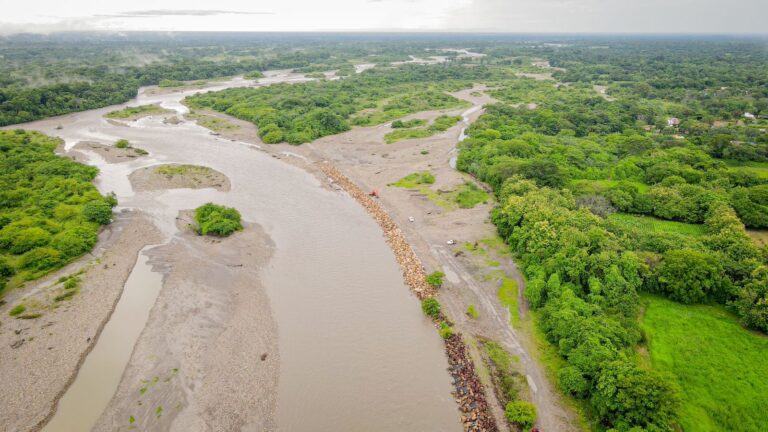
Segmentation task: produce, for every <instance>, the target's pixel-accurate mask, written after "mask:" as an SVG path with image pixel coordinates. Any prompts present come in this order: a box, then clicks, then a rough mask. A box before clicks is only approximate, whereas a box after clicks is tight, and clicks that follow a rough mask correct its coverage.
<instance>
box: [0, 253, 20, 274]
mask: <svg viewBox="0 0 768 432" xmlns="http://www.w3.org/2000/svg"><path fill="white" fill-rule="evenodd" d="M14 273H16V271H15V270H14V269H13V267H12V266H11V265H10V264H8V259H6V258H5V257H2V256H0V277H11V276H13V275H14Z"/></svg>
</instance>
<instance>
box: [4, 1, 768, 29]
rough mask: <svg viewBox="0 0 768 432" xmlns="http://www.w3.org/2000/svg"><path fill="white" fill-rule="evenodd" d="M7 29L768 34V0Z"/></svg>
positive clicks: (242, 12) (64, 12)
mask: <svg viewBox="0 0 768 432" xmlns="http://www.w3.org/2000/svg"><path fill="white" fill-rule="evenodd" d="M2 2H7V3H6V5H5V6H4V7H3V8H2V9H3V13H2V15H0V34H9V33H19V32H52V31H84V30H114V31H130V30H145V31H474V32H510V33H708V34H714V33H727V34H750V33H751V34H765V33H768V24H766V22H768V21H766V17H767V16H768V0H273V1H263V0H215V1H212V0H205V1H201V0H131V1H128V2H111V1H104V0H64V1H62V0H57V1H53V0H22V1H12V0H2Z"/></svg>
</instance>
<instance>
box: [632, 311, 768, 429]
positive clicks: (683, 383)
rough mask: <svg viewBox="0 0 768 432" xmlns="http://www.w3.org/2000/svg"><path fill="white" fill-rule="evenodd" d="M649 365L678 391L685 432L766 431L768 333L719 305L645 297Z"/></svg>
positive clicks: (682, 424) (767, 411) (681, 420)
mask: <svg viewBox="0 0 768 432" xmlns="http://www.w3.org/2000/svg"><path fill="white" fill-rule="evenodd" d="M643 302H644V303H645V304H646V309H645V316H644V318H643V321H642V323H641V326H642V329H643V331H644V332H645V334H646V336H647V338H648V352H649V355H650V362H651V364H652V366H653V367H654V368H655V369H656V370H659V371H662V372H667V373H670V374H671V375H673V376H674V377H675V378H676V380H677V382H678V384H679V385H680V387H681V390H682V394H681V396H682V400H683V403H682V407H681V409H680V416H681V419H680V424H681V426H682V428H683V430H684V431H686V432H700V431H701V432H706V431H755V432H757V431H765V430H768V409H767V408H768V361H766V359H767V358H768V337H766V336H764V335H759V334H757V333H753V332H750V331H747V330H745V329H744V328H742V327H741V326H740V325H739V323H738V321H737V320H736V318H735V317H734V316H733V315H731V314H730V313H728V312H727V311H726V310H725V309H724V308H722V307H719V306H703V305H699V306H687V305H682V304H679V303H675V302H672V301H670V300H666V299H663V298H660V297H655V296H643Z"/></svg>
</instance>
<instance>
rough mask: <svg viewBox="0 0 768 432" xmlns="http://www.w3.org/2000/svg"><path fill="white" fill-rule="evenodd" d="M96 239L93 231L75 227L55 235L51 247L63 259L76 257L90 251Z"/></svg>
mask: <svg viewBox="0 0 768 432" xmlns="http://www.w3.org/2000/svg"><path fill="white" fill-rule="evenodd" d="M97 239H98V238H97V236H96V234H95V233H94V232H93V231H90V230H88V229H86V228H82V227H76V228H73V229H72V230H71V231H63V232H60V233H58V234H56V235H55V236H54V237H53V240H51V246H52V247H53V248H54V249H56V250H57V251H59V252H61V254H62V255H64V256H65V257H76V256H79V255H82V254H84V253H86V252H88V251H89V250H91V249H92V248H93V247H94V246H95V245H96V241H97Z"/></svg>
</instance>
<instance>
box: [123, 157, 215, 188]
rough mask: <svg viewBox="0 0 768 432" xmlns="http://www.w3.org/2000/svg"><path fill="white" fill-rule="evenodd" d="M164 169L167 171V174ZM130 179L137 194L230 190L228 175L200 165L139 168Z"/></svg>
mask: <svg viewBox="0 0 768 432" xmlns="http://www.w3.org/2000/svg"><path fill="white" fill-rule="evenodd" d="M163 169H167V172H164V171H163ZM128 178H129V179H130V181H131V187H133V190H134V191H137V192H143V191H154V190H166V189H184V188H187V189H205V188H213V189H216V190H218V191H222V192H226V191H228V190H229V189H230V184H229V179H228V178H227V176H226V175H224V174H222V173H221V172H219V171H216V170H215V169H212V168H208V167H206V166H200V165H179V164H167V165H155V166H150V167H144V168H139V169H137V170H136V171H134V172H132V173H131V175H130V176H128Z"/></svg>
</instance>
